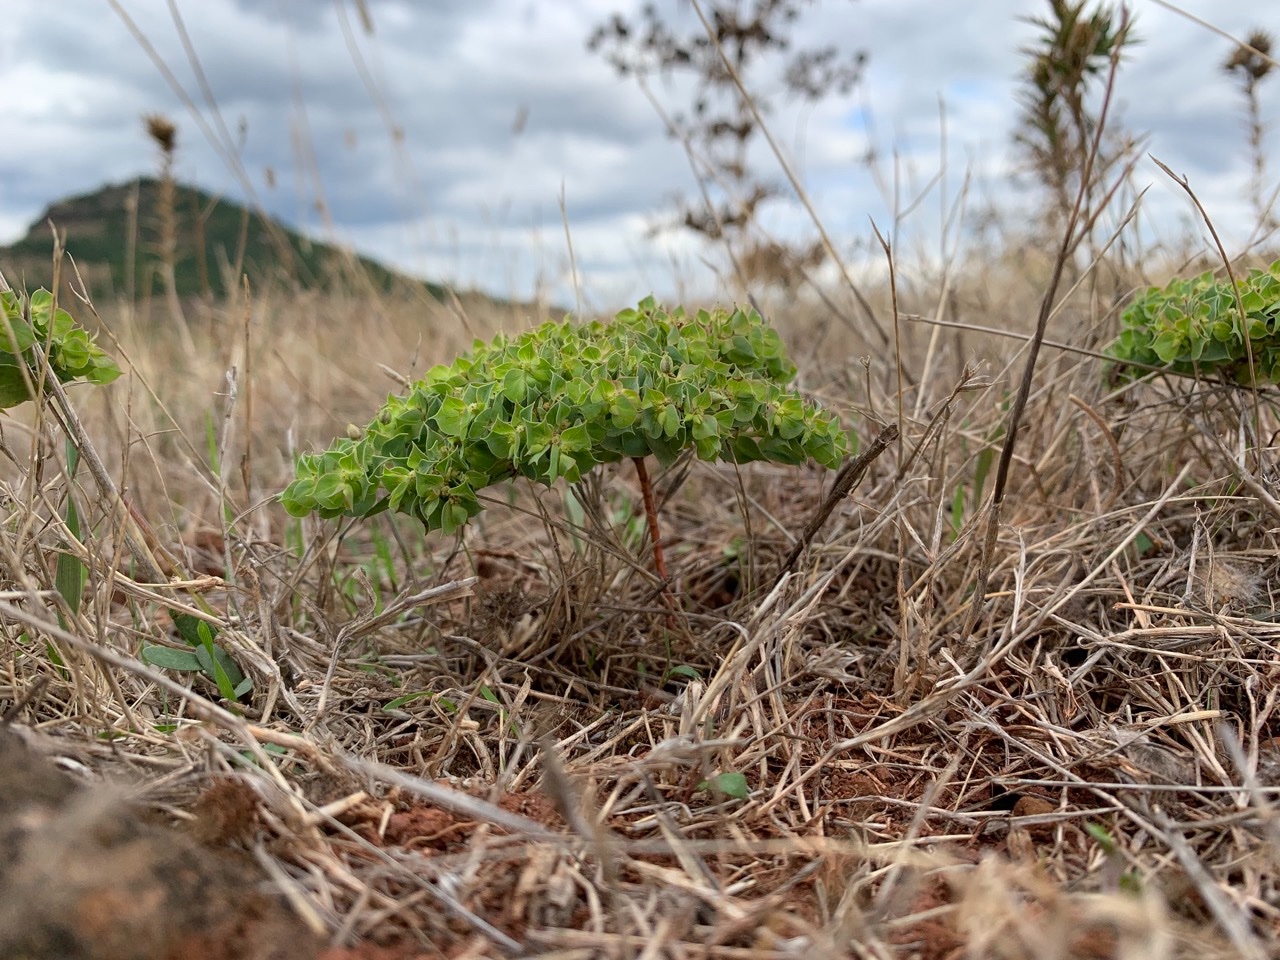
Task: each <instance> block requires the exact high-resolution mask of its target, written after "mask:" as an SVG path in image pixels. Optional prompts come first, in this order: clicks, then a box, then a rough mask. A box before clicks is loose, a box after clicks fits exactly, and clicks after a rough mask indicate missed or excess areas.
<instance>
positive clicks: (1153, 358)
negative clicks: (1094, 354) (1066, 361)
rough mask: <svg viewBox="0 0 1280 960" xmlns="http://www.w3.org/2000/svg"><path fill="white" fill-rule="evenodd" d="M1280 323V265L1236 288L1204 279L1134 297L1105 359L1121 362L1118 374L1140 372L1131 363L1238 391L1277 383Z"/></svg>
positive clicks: (1245, 279)
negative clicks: (1219, 380)
mask: <svg viewBox="0 0 1280 960" xmlns="http://www.w3.org/2000/svg"><path fill="white" fill-rule="evenodd" d="M1237 296H1238V298H1239V299H1238V301H1237ZM1241 308H1243V310H1244V322H1241V317H1240V311H1241ZM1277 317H1280V260H1278V261H1276V262H1275V263H1273V264H1271V266H1270V268H1269V269H1267V270H1253V271H1251V272H1250V273H1249V274H1248V276H1245V277H1243V278H1241V279H1240V280H1238V281H1237V282H1236V284H1235V286H1234V288H1233V286H1232V284H1231V281H1230V280H1219V279H1217V278H1216V277H1215V276H1214V275H1213V274H1212V273H1202V274H1201V275H1200V276H1198V277H1193V278H1191V279H1174V280H1172V281H1170V282H1169V284H1168V285H1167V286H1165V287H1151V288H1149V289H1148V290H1147V291H1146V292H1145V293H1142V294H1140V295H1139V296H1137V297H1136V298H1135V299H1134V301H1133V302H1132V303H1131V304H1129V306H1128V307H1127V308H1126V309H1125V311H1124V313H1123V314H1121V316H1120V335H1119V336H1118V337H1117V338H1116V339H1115V341H1113V342H1112V344H1111V345H1110V346H1109V347H1108V348H1107V352H1108V354H1110V355H1111V356H1113V357H1115V358H1116V359H1117V360H1119V361H1121V365H1120V370H1119V372H1120V373H1121V374H1122V375H1126V376H1137V375H1140V374H1141V373H1142V372H1143V371H1141V370H1139V369H1138V368H1135V367H1126V366H1125V364H1126V363H1129V364H1143V365H1145V366H1148V367H1151V366H1155V367H1165V368H1167V369H1168V370H1169V371H1170V372H1171V373H1177V374H1181V375H1183V376H1192V377H1193V376H1213V375H1217V376H1220V377H1223V378H1224V379H1226V380H1229V381H1232V382H1235V383H1241V384H1249V383H1251V382H1254V381H1256V382H1258V383H1280V323H1278V321H1277Z"/></svg>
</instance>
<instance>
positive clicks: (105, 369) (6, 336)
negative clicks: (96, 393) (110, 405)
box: [0, 290, 120, 407]
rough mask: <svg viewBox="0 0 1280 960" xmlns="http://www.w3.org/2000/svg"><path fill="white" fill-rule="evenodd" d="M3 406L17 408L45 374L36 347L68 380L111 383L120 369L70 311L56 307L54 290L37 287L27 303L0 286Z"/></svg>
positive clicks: (0, 392) (52, 370) (0, 388)
mask: <svg viewBox="0 0 1280 960" xmlns="http://www.w3.org/2000/svg"><path fill="white" fill-rule="evenodd" d="M0 310H3V312H4V317H3V319H2V320H0V407H16V406H18V404H20V403H25V402H26V401H27V400H31V399H33V395H32V388H33V387H34V388H38V387H39V384H40V381H41V379H42V374H41V372H40V361H39V359H38V358H37V356H36V349H35V348H36V347H37V346H38V347H41V348H43V350H44V353H45V356H46V358H47V359H48V363H49V372H50V373H52V374H53V375H54V376H56V377H57V378H58V379H59V380H60V381H62V382H63V383H67V382H69V381H73V380H79V381H84V382H87V383H99V384H102V383H110V382H111V381H112V380H114V379H116V377H118V376H120V368H119V367H118V366H116V362H115V361H114V360H113V359H111V357H110V356H108V355H107V354H106V353H104V352H103V351H102V349H101V348H100V347H99V346H98V345H97V344H96V343H94V342H93V337H92V336H90V334H89V332H88V331H87V330H85V329H84V328H83V327H81V326H80V325H78V324H77V323H76V322H75V320H74V319H73V318H72V316H71V314H69V313H67V311H65V310H63V309H61V308H59V307H56V306H55V305H54V302H53V294H51V293H50V292H49V291H48V290H37V291H36V292H35V293H33V294H31V296H30V297H29V298H27V300H26V303H25V304H24V303H23V299H22V298H21V297H20V296H19V295H18V294H16V293H14V292H13V291H12V290H0Z"/></svg>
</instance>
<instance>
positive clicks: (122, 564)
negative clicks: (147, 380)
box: [0, 358, 1280, 960]
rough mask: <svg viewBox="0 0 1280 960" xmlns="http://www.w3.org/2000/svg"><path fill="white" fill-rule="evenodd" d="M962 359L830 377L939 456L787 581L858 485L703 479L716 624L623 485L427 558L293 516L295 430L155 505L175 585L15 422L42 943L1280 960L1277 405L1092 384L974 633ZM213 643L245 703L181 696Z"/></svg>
mask: <svg viewBox="0 0 1280 960" xmlns="http://www.w3.org/2000/svg"><path fill="white" fill-rule="evenodd" d="M945 368H946V366H945V364H942V363H938V364H936V366H935V368H934V369H933V371H932V375H930V370H928V369H926V370H925V371H924V374H925V375H922V376H920V377H919V380H920V382H922V383H925V384H933V386H928V387H923V388H919V389H916V388H911V387H909V386H907V387H903V388H902V393H901V394H899V393H898V384H897V382H896V380H894V379H893V378H892V377H888V376H887V375H886V382H885V383H884V384H883V385H877V386H875V387H874V388H873V387H872V385H871V383H870V380H871V377H870V376H868V383H867V384H866V389H865V390H864V389H863V388H862V387H861V386H860V385H859V386H853V385H849V384H845V385H842V384H844V381H843V380H842V379H841V378H840V377H838V376H835V377H830V378H828V380H827V381H825V384H826V385H825V386H822V384H823V383H824V381H822V380H821V379H820V378H816V377H815V378H811V382H812V383H817V384H818V385H819V387H820V390H819V392H821V393H822V395H823V398H824V399H825V400H826V401H827V402H830V403H833V404H836V405H837V406H838V407H839V408H840V409H842V410H847V411H850V418H851V423H856V424H858V425H859V426H858V427H857V429H858V431H859V432H860V433H861V434H862V435H863V437H864V442H865V440H866V439H868V438H869V436H870V435H872V434H873V433H874V431H875V430H876V429H877V425H878V424H880V423H887V422H894V423H896V424H898V425H899V426H900V428H901V441H900V443H899V444H898V445H895V446H894V447H892V448H891V449H890V450H889V451H887V452H886V453H885V454H884V455H883V456H882V457H881V458H880V459H879V460H878V461H876V462H875V463H874V464H873V465H872V467H871V470H870V472H869V474H868V476H867V477H866V479H865V480H864V481H863V482H862V484H861V485H860V486H859V487H858V489H857V490H856V491H855V492H854V493H853V495H852V496H851V497H850V498H849V499H847V500H846V501H844V502H843V503H842V504H840V505H839V507H838V508H837V509H836V511H835V512H834V514H833V515H832V517H831V518H830V520H829V521H828V522H827V524H826V525H825V526H824V527H823V529H822V531H821V532H820V534H819V535H818V537H817V538H816V539H815V540H814V542H813V543H812V544H811V545H809V547H808V548H807V549H806V550H805V551H804V552H803V553H802V555H801V557H800V560H799V562H798V564H797V565H796V566H795V568H794V570H792V571H791V572H790V573H788V574H787V575H785V576H782V577H779V576H778V571H779V566H780V564H781V561H782V558H783V557H784V556H785V555H786V554H787V552H788V551H789V550H790V548H791V547H792V545H793V543H794V540H795V537H796V536H797V535H798V533H799V531H801V530H802V529H803V528H804V526H805V523H806V521H807V520H808V519H809V518H810V517H811V516H812V515H813V512H814V511H815V510H816V509H817V507H818V504H819V503H820V501H821V499H822V496H823V493H824V490H825V487H824V484H827V483H829V482H830V477H829V476H824V475H822V474H821V473H819V472H817V471H809V470H789V469H782V468H776V467H770V466H767V465H757V466H754V467H752V468H751V469H748V470H741V471H737V470H734V469H733V468H732V467H726V466H723V465H720V466H708V465H705V464H699V463H689V464H682V465H680V466H679V467H677V468H675V469H673V470H672V471H669V472H668V473H667V475H666V476H665V477H663V478H662V480H661V481H660V492H661V494H662V497H663V499H664V501H665V502H664V505H663V511H662V512H663V517H664V522H665V523H666V525H667V527H666V538H667V550H668V557H669V558H670V563H671V566H672V572H673V576H674V579H675V583H674V589H675V591H676V593H677V595H678V596H679V598H680V602H681V612H680V613H679V614H678V615H672V614H671V613H670V611H669V610H668V609H667V608H666V607H665V606H664V605H663V603H662V599H661V593H660V585H659V584H657V583H656V582H655V580H654V578H653V576H652V575H651V574H650V573H649V572H648V567H647V563H646V560H645V544H644V530H643V528H642V525H641V524H639V523H638V522H637V521H636V518H635V513H636V510H635V504H636V503H637V497H638V494H637V491H636V489H635V487H634V483H633V481H632V479H631V477H630V476H629V475H627V474H625V473H624V472H622V471H618V472H613V473H610V472H602V473H601V474H600V475H599V476H598V477H593V478H592V479H591V482H590V483H588V484H586V485H584V486H583V487H582V488H580V489H578V490H577V491H576V493H575V497H574V499H572V500H566V498H565V495H564V492H563V491H560V490H556V491H552V492H543V493H542V494H540V495H539V494H536V492H534V491H529V490H521V491H518V496H517V497H516V498H515V499H514V500H512V501H507V500H505V499H504V500H503V501H502V502H501V503H498V504H495V505H494V506H493V508H492V509H490V510H487V511H486V513H485V515H484V516H483V517H481V518H480V519H479V520H478V521H477V522H476V523H474V524H473V526H472V528H471V529H469V530H468V531H467V532H466V534H465V535H464V536H463V537H462V538H460V539H457V540H444V539H441V538H430V539H424V538H423V537H422V535H421V533H420V532H415V531H413V530H411V529H409V527H408V526H407V525H400V524H397V523H395V522H393V521H392V520H390V519H387V518H381V519H379V520H377V521H375V522H373V523H370V524H368V525H367V526H364V527H360V528H356V527H352V526H350V525H340V524H333V523H329V524H319V523H310V522H307V523H289V522H287V520H286V518H285V517H284V515H283V513H282V511H280V509H279V507H278V505H275V504H273V503H271V502H269V500H267V494H269V493H270V492H271V491H272V490H274V489H278V488H279V485H280V482H281V481H282V480H283V474H282V472H281V462H282V461H280V460H277V461H267V460H266V459H265V457H264V456H263V454H262V453H261V450H262V446H261V444H262V442H263V441H261V440H255V442H257V443H258V444H259V447H258V449H259V453H258V458H259V460H258V465H257V467H256V468H255V467H254V465H253V463H249V464H248V465H247V466H246V467H245V469H244V470H243V471H242V473H243V477H242V484H241V483H238V482H237V481H236V478H234V477H230V478H229V476H230V474H229V472H226V471H224V472H221V473H219V472H216V471H215V472H214V473H213V474H212V475H211V476H212V479H211V480H210V482H209V483H207V484H206V485H205V489H204V491H203V493H201V492H200V491H199V490H197V491H196V492H194V493H192V492H190V491H188V492H187V493H186V494H185V495H186V496H187V501H186V503H185V505H184V506H183V508H182V510H177V509H175V508H172V507H171V506H170V505H169V504H170V503H171V501H165V504H166V506H163V507H162V506H159V504H160V503H161V500H160V499H159V498H160V496H161V494H160V493H159V492H158V491H157V490H156V489H150V488H149V487H148V482H147V481H145V480H144V481H142V482H139V483H138V484H137V485H136V492H135V494H134V496H135V497H136V498H137V500H136V502H135V506H136V508H137V512H138V513H140V514H143V515H149V516H151V517H153V518H154V517H156V516H174V517H181V518H183V519H182V520H181V522H176V521H175V522H173V523H161V524H156V531H157V532H156V533H155V546H156V549H158V550H159V549H163V550H164V551H165V552H166V553H167V554H169V555H171V556H172V557H173V560H174V570H175V576H179V575H180V579H179V580H177V581H175V582H173V583H170V584H159V585H157V584H150V585H148V584H144V583H139V582H137V581H136V580H134V579H132V578H131V577H130V576H129V571H130V569H131V567H130V562H129V560H130V558H129V551H128V550H127V549H126V547H125V545H124V542H123V540H122V539H121V538H120V537H119V536H115V535H113V531H115V530H118V529H119V524H120V514H119V511H118V510H117V505H116V504H113V503H112V502H110V500H109V498H106V497H104V496H101V495H100V493H99V492H98V491H95V490H94V488H93V487H92V486H91V485H90V484H89V481H87V480H85V481H83V482H80V481H77V482H76V483H74V484H69V483H68V481H67V480H66V477H65V472H64V471H63V470H62V468H61V467H60V466H59V465H58V462H59V459H58V456H57V453H56V451H59V450H61V449H62V446H61V443H60V441H59V440H58V434H57V430H56V424H55V423H54V422H53V421H52V420H51V419H50V420H44V419H39V418H38V419H37V421H36V422H35V423H34V424H32V425H29V426H27V427H24V428H21V430H20V429H19V428H18V427H16V426H15V427H10V426H6V428H5V432H6V440H7V444H6V448H5V449H6V452H7V453H8V454H9V460H8V466H7V469H8V476H7V479H6V480H5V489H4V491H3V494H4V503H5V509H6V511H7V512H8V516H7V518H6V523H5V525H4V528H3V529H4V533H3V542H2V543H0V552H2V553H3V557H4V563H5V579H6V581H7V582H6V583H4V584H3V585H0V587H2V589H3V597H0V619H2V620H3V638H2V640H0V642H2V643H3V657H2V658H0V662H3V664H4V675H3V677H0V701H3V703H4V705H5V706H6V707H7V712H6V714H5V721H4V722H5V727H4V729H3V730H0V748H2V749H3V758H4V759H3V763H0V783H2V785H3V786H2V793H3V798H2V802H0V843H3V845H4V851H3V856H0V954H3V955H4V956H22V957H33V958H34V957H55V956H56V957H68V958H71V957H74V958H86V960H87V958H107V957H113V958H114V957H127V958H138V960H150V958H162V957H171V958H178V957H194V958H203V957H209V958H214V957H218V958H223V957H226V958H230V957H254V958H257V957H262V958H269V957H281V958H284V957H311V956H323V957H326V958H329V960H337V958H357V957H359V958H386V960H393V958H394V960H400V958H408V957H440V956H447V957H504V956H511V957H515V956H534V957H565V958H568V957H575V958H576V957H582V958H586V957H596V956H609V957H658V956H664V957H676V958H680V957H695V956H696V957H714V958H744V960H745V958H760V960H764V958H783V957H800V956H803V957H805V958H808V960H812V958H817V957H832V958H835V957H848V956H855V957H869V958H898V957H903V958H905V957H920V958H928V960H941V958H949V957H956V958H959V957H1001V958H1028V960H1030V958H1035V960H1044V958H1074V957H1080V958H1085V957H1088V958H1095V957H1096V958H1110V957H1126V958H1130V957H1132V958H1136V957H1169V958H1175V957H1195V958H1197V960H1207V958H1214V957H1224V958H1225V957H1259V958H1260V957H1266V956H1275V955H1277V953H1278V952H1280V932H1278V930H1280V889H1278V884H1280V875H1278V873H1277V869H1278V866H1280V819H1278V818H1277V808H1276V801H1277V795H1278V794H1280V739H1277V737H1278V735H1280V730H1278V729H1277V717H1276V707H1277V697H1278V696H1280V694H1277V684H1276V681H1277V671H1278V670H1280V647H1278V643H1280V625H1278V624H1277V621H1276V615H1275V611H1276V610H1277V609H1280V604H1277V598H1276V596H1275V595H1274V584H1275V583H1276V582H1277V565H1278V563H1280V548H1278V544H1277V537H1276V530H1277V528H1278V527H1280V503H1278V502H1277V499H1276V497H1277V494H1280V490H1278V489H1277V485H1276V478H1277V476H1280V472H1278V468H1277V465H1276V464H1277V458H1276V448H1275V446H1274V437H1275V435H1276V431H1277V429H1280V417H1278V416H1277V407H1276V399H1275V397H1274V396H1271V395H1265V394H1264V395H1261V396H1253V395H1250V394H1248V393H1246V392H1241V391H1238V390H1228V389H1225V388H1221V387H1216V386H1213V385H1210V384H1195V383H1190V382H1181V381H1177V382H1168V381H1162V380H1153V381H1148V382H1145V383H1141V384H1138V385H1136V386H1130V387H1126V388H1121V389H1114V390H1112V389H1111V388H1109V387H1108V386H1107V385H1106V384H1105V378H1104V377H1103V376H1102V375H1101V372H1100V369H1099V367H1098V365H1097V363H1096V362H1094V361H1092V360H1088V359H1085V360H1082V361H1080V360H1067V359H1062V358H1059V359H1056V360H1055V361H1054V362H1052V363H1048V364H1046V365H1045V368H1044V370H1043V371H1041V372H1040V373H1039V374H1038V377H1037V383H1039V384H1042V386H1040V387H1039V389H1038V391H1037V392H1036V393H1035V394H1034V395H1033V397H1032V400H1031V403H1030V405H1029V406H1028V412H1027V418H1026V422H1025V423H1024V425H1023V428H1022V431H1023V432H1022V437H1021V439H1020V442H1019V447H1018V455H1017V458H1016V459H1015V463H1014V469H1013V475H1012V477H1013V478H1012V482H1011V487H1010V490H1009V494H1008V497H1007V500H1006V504H1005V511H1004V514H1003V517H1002V523H1001V525H1000V527H999V530H998V536H997V539H996V540H995V542H994V544H995V549H994V551H993V552H992V554H991V555H990V557H989V558H988V562H989V567H990V576H989V578H988V580H987V591H986V595H985V596H983V597H981V598H979V600H980V604H979V607H978V608H977V609H976V610H975V609H974V603H975V599H974V597H973V596H972V590H973V586H974V583H975V579H976V572H977V569H978V566H979V564H980V563H982V562H983V557H982V544H983V539H984V531H985V523H986V516H987V514H986V507H985V504H986V499H987V497H988V495H989V493H990V479H989V477H990V469H991V463H992V460H993V457H994V456H995V454H996V453H997V452H998V450H999V445H1000V442H1001V438H1002V435H1003V434H1002V430H1003V427H1002V416H1003V413H1004V410H1005V409H1006V405H1005V403H1004V401H1005V398H1006V396H1007V391H1008V380H1009V372H1008V370H1007V369H1005V370H1002V369H999V368H998V367H997V368H994V369H988V370H987V371H986V373H985V376H982V377H980V376H976V375H975V374H973V373H972V372H968V371H967V372H966V373H964V374H962V375H961V378H960V382H959V383H958V384H957V383H943V382H942V380H943V377H942V375H941V374H939V373H937V370H939V369H945ZM952 369H954V368H952ZM859 376H861V373H860V374H859ZM139 403H140V405H145V404H143V403H142V401H139ZM240 413H241V411H233V410H230V409H228V410H227V411H226V412H225V416H226V418H227V419H226V422H227V423H230V422H233V421H234V420H235V418H236V417H238V416H240ZM130 416H137V414H136V413H133V414H130ZM113 422H116V423H117V426H118V423H119V422H123V420H121V421H112V420H111V419H110V416H107V417H106V419H105V420H103V421H102V423H104V424H105V426H103V427H102V429H103V430H104V431H105V432H106V433H107V435H110V431H111V429H112V427H111V424H112V423H113ZM272 428H273V425H271V424H267V425H266V426H264V425H263V424H261V423H259V424H258V425H257V426H255V427H254V429H255V431H257V432H255V433H254V436H255V437H262V436H267V435H270V432H271V429H272ZM122 429H123V428H122ZM222 436H223V437H224V439H225V437H226V436H227V434H226V433H225V432H224V433H223V434H222ZM128 437H129V434H128V430H127V429H125V430H124V432H123V434H122V439H123V440H127V439H128ZM159 442H160V441H157V443H159ZM128 448H129V444H128V443H127V442H122V444H121V449H128ZM220 452H221V453H222V455H223V457H224V462H235V461H234V460H232V459H231V458H230V454H231V453H234V452H235V451H228V450H226V449H224V450H222V451H220ZM163 459H164V457H163V456H161V460H163ZM177 462H180V460H179V461H177ZM241 462H242V463H244V461H241ZM120 468H121V469H122V470H125V469H127V465H126V464H124V463H123V462H122V463H121V465H120ZM135 469H136V468H135ZM254 469H257V470H259V471H260V474H258V475H255V474H254V472H253V471H254ZM69 492H74V496H75V497H76V498H77V499H78V502H79V503H80V508H81V513H82V515H83V517H84V522H83V528H84V529H85V530H86V531H91V533H86V534H85V535H84V536H82V537H73V536H71V535H70V534H69V531H68V530H67V528H66V525H65V521H64V519H63V518H65V516H66V510H65V504H66V499H67V496H68V493H69ZM165 495H166V496H170V497H172V496H173V493H172V491H168V490H166V491H165ZM201 496H205V497H206V500H205V501H204V503H205V504H206V505H205V506H204V507H202V506H201V505H200V503H201V501H200V497H201ZM228 505H230V506H232V507H234V509H227V507H228ZM166 511H168V512H166ZM65 555H72V556H74V557H76V558H78V559H79V560H80V561H81V563H82V564H83V566H84V569H85V571H86V582H85V591H84V595H83V598H82V600H81V602H79V603H78V604H77V603H71V602H69V601H68V599H67V597H66V595H65V590H60V589H59V586H60V585H59V583H58V582H57V569H58V562H57V561H58V557H60V556H65ZM179 571H180V574H179ZM175 610H180V611H193V612H194V613H195V614H196V615H198V616H199V617H201V618H203V619H205V620H206V621H208V622H209V623H210V625H211V626H214V627H216V631H217V632H216V636H217V640H218V643H219V644H221V645H222V646H223V648H224V649H225V650H226V652H227V653H228V654H229V655H230V656H231V657H232V659H234V660H235V662H236V663H237V664H239V665H240V666H241V668H242V669H243V671H244V672H245V674H246V675H247V676H248V677H250V678H251V679H252V680H253V681H254V685H253V689H252V691H251V692H249V693H247V694H246V695H245V696H243V697H242V698H241V699H240V701H239V702H229V701H227V700H225V699H223V698H221V697H220V696H219V692H218V689H217V687H216V686H215V685H214V684H213V682H212V681H210V680H209V679H208V678H207V677H204V676H201V675H199V674H194V673H183V674H178V673H171V672H167V671H165V670H163V669H161V668H159V667H157V666H154V665H151V664H148V663H144V662H143V660H142V659H141V652H142V650H143V647H144V645H147V644H159V645H162V646H169V647H173V648H175V649H180V648H181V647H182V643H183V642H182V640H181V639H180V638H179V637H178V634H177V632H176V631H175V628H174V623H173V611H175ZM968 624H971V625H972V627H971V629H970V630H969V631H968V632H965V628H966V625H968Z"/></svg>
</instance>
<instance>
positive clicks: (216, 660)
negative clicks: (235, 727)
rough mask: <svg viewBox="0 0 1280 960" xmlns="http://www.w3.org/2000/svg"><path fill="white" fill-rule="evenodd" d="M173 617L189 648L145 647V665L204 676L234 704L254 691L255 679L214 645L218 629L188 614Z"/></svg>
mask: <svg viewBox="0 0 1280 960" xmlns="http://www.w3.org/2000/svg"><path fill="white" fill-rule="evenodd" d="M172 616H173V625H174V626H175V627H177V629H178V635H179V636H180V637H181V638H182V639H183V640H185V641H186V643H187V645H188V646H189V647H190V649H189V650H182V649H178V648H176V647H166V646H163V645H161V644H158V643H149V644H145V645H144V646H143V647H142V660H143V662H144V663H149V664H151V665H152V666H156V667H163V668H164V669H166V670H173V671H175V672H177V673H199V674H202V675H203V676H205V677H207V678H208V679H209V680H212V681H213V682H214V684H215V685H216V686H217V688H218V694H219V695H220V696H221V697H222V698H223V699H225V700H228V701H230V702H232V703H234V702H235V701H237V700H240V699H241V698H243V697H245V696H246V695H248V694H249V693H250V692H251V691H252V690H253V680H252V679H251V678H249V677H246V676H245V675H244V672H243V671H242V670H241V669H240V667H239V666H238V665H237V664H236V662H235V661H234V660H233V659H231V655H230V654H229V653H227V652H226V651H225V650H224V649H222V647H221V646H220V645H219V644H216V643H214V642H213V639H214V637H216V636H217V635H218V629H217V627H216V626H214V625H213V624H210V623H207V622H205V621H204V620H199V619H197V618H195V617H193V616H191V615H190V614H187V613H172Z"/></svg>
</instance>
